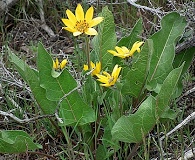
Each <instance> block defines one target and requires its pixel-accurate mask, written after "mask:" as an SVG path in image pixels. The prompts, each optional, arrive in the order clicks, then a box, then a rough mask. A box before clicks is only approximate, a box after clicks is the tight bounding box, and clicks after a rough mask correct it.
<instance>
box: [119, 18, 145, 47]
mask: <svg viewBox="0 0 195 160" xmlns="http://www.w3.org/2000/svg"><path fill="white" fill-rule="evenodd" d="M142 31H143V28H142V19H139V20H138V21H137V23H136V24H135V26H134V27H133V29H132V31H131V33H130V34H129V35H128V36H127V37H123V38H121V39H120V40H119V42H118V43H117V46H119V47H121V46H125V47H127V48H129V49H131V47H132V46H133V44H134V43H135V42H136V41H140V38H139V37H138V35H140V34H141V33H142Z"/></svg>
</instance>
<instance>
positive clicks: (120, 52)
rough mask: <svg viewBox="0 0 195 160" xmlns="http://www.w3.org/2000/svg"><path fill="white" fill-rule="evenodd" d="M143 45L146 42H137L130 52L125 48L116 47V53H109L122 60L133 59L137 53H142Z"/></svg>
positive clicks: (110, 51) (111, 51)
mask: <svg viewBox="0 0 195 160" xmlns="http://www.w3.org/2000/svg"><path fill="white" fill-rule="evenodd" d="M143 43H144V42H139V41H137V42H135V43H134V44H133V46H132V48H131V49H130V50H129V49H128V48H127V47H125V46H122V47H118V46H116V47H115V50H116V51H113V50H108V52H109V53H111V54H113V55H114V56H117V57H120V58H127V57H131V56H132V55H133V54H134V53H135V52H136V51H137V52H140V46H141V45H142V44H143Z"/></svg>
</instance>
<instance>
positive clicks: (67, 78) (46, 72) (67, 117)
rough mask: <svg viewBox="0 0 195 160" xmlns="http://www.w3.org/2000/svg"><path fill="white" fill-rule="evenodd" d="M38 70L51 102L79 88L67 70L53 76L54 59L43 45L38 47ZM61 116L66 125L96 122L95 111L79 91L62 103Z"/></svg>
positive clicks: (68, 96) (71, 94) (42, 85)
mask: <svg viewBox="0 0 195 160" xmlns="http://www.w3.org/2000/svg"><path fill="white" fill-rule="evenodd" d="M38 69H39V77H40V81H41V87H43V88H44V89H45V90H46V97H47V98H48V99H49V100H51V101H59V100H60V99H61V98H62V97H63V96H64V95H66V94H69V92H72V90H73V89H75V87H77V82H76V81H75V79H74V78H73V77H72V76H71V74H70V73H69V72H68V71H67V70H66V69H64V70H63V71H62V73H61V74H59V76H58V77H56V78H54V77H53V76H52V58H51V56H50V54H49V53H47V51H46V50H45V49H44V47H43V46H42V45H41V44H39V46H38ZM60 116H61V117H62V118H63V120H64V125H75V124H76V123H77V124H79V125H83V124H86V123H90V122H93V121H95V113H94V111H93V109H92V108H91V107H89V106H88V105H87V104H86V103H85V102H84V101H83V99H82V98H81V96H80V95H79V93H78V91H77V90H75V91H73V92H72V93H70V94H69V95H67V96H66V97H65V98H64V99H63V101H62V102H61V107H60Z"/></svg>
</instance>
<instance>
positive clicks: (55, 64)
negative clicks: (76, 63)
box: [53, 58, 68, 70]
mask: <svg viewBox="0 0 195 160" xmlns="http://www.w3.org/2000/svg"><path fill="white" fill-rule="evenodd" d="M67 62H68V61H67V59H64V60H63V61H62V62H61V63H59V61H58V59H57V58H56V61H53V68H54V69H55V70H59V69H61V70H62V69H63V68H64V67H65V66H66V64H67Z"/></svg>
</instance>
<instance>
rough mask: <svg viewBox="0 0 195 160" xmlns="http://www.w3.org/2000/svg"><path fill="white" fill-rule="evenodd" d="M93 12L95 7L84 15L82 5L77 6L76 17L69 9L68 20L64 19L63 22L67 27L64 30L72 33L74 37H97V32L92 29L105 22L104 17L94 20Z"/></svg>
mask: <svg viewBox="0 0 195 160" xmlns="http://www.w3.org/2000/svg"><path fill="white" fill-rule="evenodd" d="M93 12H94V9H93V7H90V8H89V9H88V10H87V12H86V14H85V15H84V11H83V8H82V6H81V4H78V5H77V8H76V10H75V15H74V14H73V13H72V12H71V11H70V10H69V9H67V10H66V14H67V17H68V19H64V18H62V22H63V23H64V24H65V25H66V27H63V29H65V30H68V31H69V32H72V33H73V35H74V36H78V35H80V34H82V33H85V34H87V35H97V34H98V33H97V31H96V30H95V29H94V28H92V27H94V26H96V25H97V24H99V23H100V22H101V21H102V20H103V17H96V18H93Z"/></svg>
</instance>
